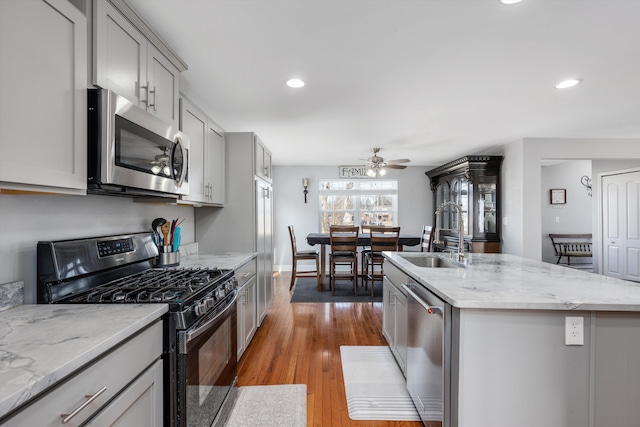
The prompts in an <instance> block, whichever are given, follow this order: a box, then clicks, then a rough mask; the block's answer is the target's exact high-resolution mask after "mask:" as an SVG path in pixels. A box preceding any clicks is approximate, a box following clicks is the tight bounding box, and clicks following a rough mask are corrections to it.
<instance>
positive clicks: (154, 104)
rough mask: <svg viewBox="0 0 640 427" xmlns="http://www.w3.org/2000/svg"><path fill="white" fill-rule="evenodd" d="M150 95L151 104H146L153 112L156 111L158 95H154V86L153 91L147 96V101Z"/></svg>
mask: <svg viewBox="0 0 640 427" xmlns="http://www.w3.org/2000/svg"><path fill="white" fill-rule="evenodd" d="M151 94H153V104H147V105H148V106H149V107H153V111H157V110H156V103H157V102H156V101H157V98H158V95H156V87H155V85H154V86H153V89H151V90H149V95H147V99H149V96H151Z"/></svg>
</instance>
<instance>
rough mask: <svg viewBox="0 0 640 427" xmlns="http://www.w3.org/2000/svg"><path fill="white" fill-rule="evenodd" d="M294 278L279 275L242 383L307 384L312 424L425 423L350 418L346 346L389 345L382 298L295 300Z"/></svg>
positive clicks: (244, 362) (375, 426)
mask: <svg viewBox="0 0 640 427" xmlns="http://www.w3.org/2000/svg"><path fill="white" fill-rule="evenodd" d="M290 280H291V275H290V273H288V272H285V273H281V274H276V275H274V282H275V286H274V288H275V291H274V298H273V304H272V306H271V308H270V310H269V313H268V315H267V317H266V318H265V320H264V322H263V323H262V326H260V328H259V329H258V332H257V333H256V335H255V337H254V338H253V341H252V342H251V344H250V345H249V348H248V349H247V350H246V351H245V353H244V355H243V356H242V358H241V359H240V363H239V368H238V371H239V372H238V385H239V386H247V385H269V384H306V385H307V426H323V427H328V426H361V427H391V426H395V427H400V426H403V427H409V426H412V427H418V426H422V423H419V422H391V421H352V420H351V419H350V418H349V413H348V410H347V402H346V397H345V391H344V382H343V379H342V365H341V362H340V346H341V345H387V343H386V341H385V339H384V337H383V336H382V303H373V302H372V303H332V304H312V303H304V304H303V303H295V304H291V303H289V300H290V298H291V293H290V292H289V281H290Z"/></svg>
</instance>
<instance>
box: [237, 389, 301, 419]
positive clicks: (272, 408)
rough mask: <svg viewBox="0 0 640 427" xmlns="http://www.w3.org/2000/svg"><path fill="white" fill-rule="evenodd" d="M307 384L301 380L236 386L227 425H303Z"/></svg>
mask: <svg viewBox="0 0 640 427" xmlns="http://www.w3.org/2000/svg"><path fill="white" fill-rule="evenodd" d="M306 425H307V386H306V385H304V384H289V385H265V386H246V387H239V388H238V399H237V400H236V403H235V405H234V406H233V410H232V411H231V416H230V417H229V421H228V422H227V424H226V426H227V427H255V426H261V427H306Z"/></svg>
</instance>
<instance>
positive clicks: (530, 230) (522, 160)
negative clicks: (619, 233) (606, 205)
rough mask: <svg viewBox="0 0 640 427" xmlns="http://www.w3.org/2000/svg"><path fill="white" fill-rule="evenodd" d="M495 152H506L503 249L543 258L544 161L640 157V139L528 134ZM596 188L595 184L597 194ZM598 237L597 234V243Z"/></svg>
mask: <svg viewBox="0 0 640 427" xmlns="http://www.w3.org/2000/svg"><path fill="white" fill-rule="evenodd" d="M493 153H494V154H503V155H504V156H505V160H504V162H503V168H502V180H503V181H502V182H503V183H504V186H503V191H502V200H503V204H504V210H503V222H504V219H505V218H506V219H507V224H506V225H504V226H503V233H502V236H503V252H505V253H510V254H513V255H518V256H522V257H525V258H531V259H535V260H540V259H541V255H542V239H541V238H540V236H541V235H542V219H541V215H540V212H541V209H542V204H541V198H540V194H541V192H542V187H541V186H542V182H541V167H540V166H541V161H542V160H544V159H552V160H553V159H561V160H595V159H599V160H620V159H627V160H633V159H635V160H640V139H604V138H598V139H596V138H594V139H578V138H574V139H568V138H567V139H562V138H524V139H520V140H518V141H514V142H512V143H510V144H507V145H504V146H502V147H498V148H496V150H495V151H494V152H493ZM592 178H593V177H592ZM595 191H596V188H595V187H594V198H595V197H596V192H595ZM596 215H597V214H596V211H592V216H594V217H595V216H596ZM595 238H596V236H595V235H594V246H595V245H596V243H597V242H596V240H595ZM594 257H595V250H594ZM594 269H595V261H594Z"/></svg>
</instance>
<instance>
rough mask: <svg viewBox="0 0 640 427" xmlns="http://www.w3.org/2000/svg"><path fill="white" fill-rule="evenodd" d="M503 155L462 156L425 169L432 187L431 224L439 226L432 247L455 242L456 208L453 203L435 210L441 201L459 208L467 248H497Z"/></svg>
mask: <svg viewBox="0 0 640 427" xmlns="http://www.w3.org/2000/svg"><path fill="white" fill-rule="evenodd" d="M501 164H502V156H465V157H461V158H459V159H456V160H453V161H451V162H449V163H446V164H444V165H442V166H439V167H437V168H435V169H432V170H430V171H428V172H425V175H427V176H428V177H429V179H430V181H431V190H432V191H433V207H434V212H433V224H434V226H435V227H438V228H440V229H441V232H440V242H434V244H433V247H434V249H435V250H446V249H454V248H457V246H458V234H459V233H458V229H459V226H458V212H457V209H456V208H455V207H454V206H447V207H444V208H442V210H441V213H440V215H437V216H438V218H437V221H438V223H436V210H437V209H438V207H439V206H440V205H442V203H444V202H448V201H451V202H454V203H456V204H457V205H459V206H460V207H461V208H462V219H463V227H464V235H465V237H464V239H465V246H466V247H467V248H466V250H470V251H471V252H485V253H498V252H500V241H501V239H500V229H501V222H502V220H501V218H502V217H501V210H502V208H501V203H500V165H501Z"/></svg>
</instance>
